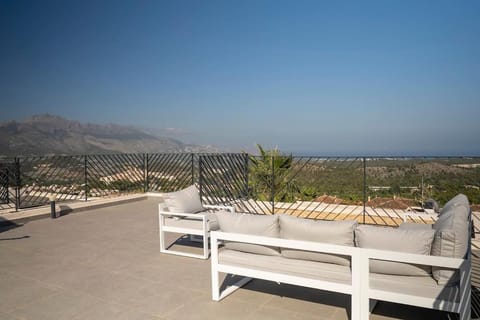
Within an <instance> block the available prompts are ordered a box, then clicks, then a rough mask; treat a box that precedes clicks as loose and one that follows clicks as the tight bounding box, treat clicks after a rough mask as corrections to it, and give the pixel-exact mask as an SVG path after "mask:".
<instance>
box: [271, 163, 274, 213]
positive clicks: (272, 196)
mask: <svg viewBox="0 0 480 320" xmlns="http://www.w3.org/2000/svg"><path fill="white" fill-rule="evenodd" d="M271 182H272V190H271V191H272V194H271V201H272V214H275V156H273V155H272V178H271Z"/></svg>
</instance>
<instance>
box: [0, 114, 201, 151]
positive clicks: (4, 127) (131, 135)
mask: <svg viewBox="0 0 480 320" xmlns="http://www.w3.org/2000/svg"><path fill="white" fill-rule="evenodd" d="M192 148H193V149H194V150H195V149H198V150H199V151H202V147H201V146H192V145H188V146H186V145H184V144H183V143H182V142H180V141H178V140H175V139H172V138H159V137H155V136H152V135H149V134H147V133H145V132H143V131H141V130H139V129H137V128H134V127H130V126H121V125H116V124H108V125H98V124H91V123H80V122H78V121H72V120H67V119H64V118H62V117H59V116H54V115H49V114H43V115H36V116H33V117H31V118H28V119H27V120H25V121H22V122H17V121H9V122H6V123H3V124H0V155H3V156H14V155H45V154H94V153H136V152H152V153H158V152H183V151H186V149H188V150H191V149H192Z"/></svg>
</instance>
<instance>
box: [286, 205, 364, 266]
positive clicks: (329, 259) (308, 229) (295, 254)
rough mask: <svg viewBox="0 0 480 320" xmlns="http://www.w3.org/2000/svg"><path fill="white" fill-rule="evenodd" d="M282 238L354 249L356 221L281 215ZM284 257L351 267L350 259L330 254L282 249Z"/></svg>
mask: <svg viewBox="0 0 480 320" xmlns="http://www.w3.org/2000/svg"><path fill="white" fill-rule="evenodd" d="M279 220H280V238H283V239H293V240H305V241H314V242H323V243H330V244H336V245H343V246H349V247H353V246H354V245H355V243H354V240H353V231H354V230H355V228H356V226H357V224H358V223H357V222H356V221H322V220H312V219H303V218H297V217H292V216H289V215H286V214H281V215H279ZM281 253H282V256H284V257H285V258H291V259H302V260H311V261H318V262H325V263H334V264H339V265H343V266H350V257H349V256H342V255H334V254H328V253H318V252H312V251H304V250H296V249H289V248H281Z"/></svg>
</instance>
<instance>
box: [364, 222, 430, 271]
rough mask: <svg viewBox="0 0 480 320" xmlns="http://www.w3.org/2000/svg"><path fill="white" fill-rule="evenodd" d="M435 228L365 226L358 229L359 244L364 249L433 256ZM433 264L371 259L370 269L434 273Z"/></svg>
mask: <svg viewBox="0 0 480 320" xmlns="http://www.w3.org/2000/svg"><path fill="white" fill-rule="evenodd" d="M434 234H435V233H434V231H433V230H408V229H406V230H405V229H395V228H390V227H377V226H366V225H361V226H358V227H357V229H355V244H356V246H357V247H360V248H370V249H379V250H388V251H398V252H407V253H414V254H423V255H429V254H430V251H431V247H432V241H433V236H434ZM431 271H432V267H431V266H424V265H416V264H410V263H402V262H394V261H381V260H374V259H372V260H370V272H371V273H381V274H391V275H400V276H428V277H430V276H431Z"/></svg>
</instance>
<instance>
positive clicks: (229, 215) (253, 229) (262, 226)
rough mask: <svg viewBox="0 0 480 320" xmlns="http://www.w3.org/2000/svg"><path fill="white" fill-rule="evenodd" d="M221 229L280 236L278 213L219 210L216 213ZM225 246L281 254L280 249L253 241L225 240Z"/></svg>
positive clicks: (244, 250) (231, 231) (274, 236)
mask: <svg viewBox="0 0 480 320" xmlns="http://www.w3.org/2000/svg"><path fill="white" fill-rule="evenodd" d="M216 216H217V221H218V224H219V226H220V230H221V231H223V232H230V233H243V234H251V235H255V236H264V237H273V238H278V237H279V226H278V216H277V215H261V214H248V213H233V212H218V213H216ZM225 248H227V249H230V250H237V251H243V252H250V253H256V254H263V255H270V256H271V255H279V254H280V249H279V248H278V247H273V246H263V245H258V244H252V243H241V242H233V241H225Z"/></svg>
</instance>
